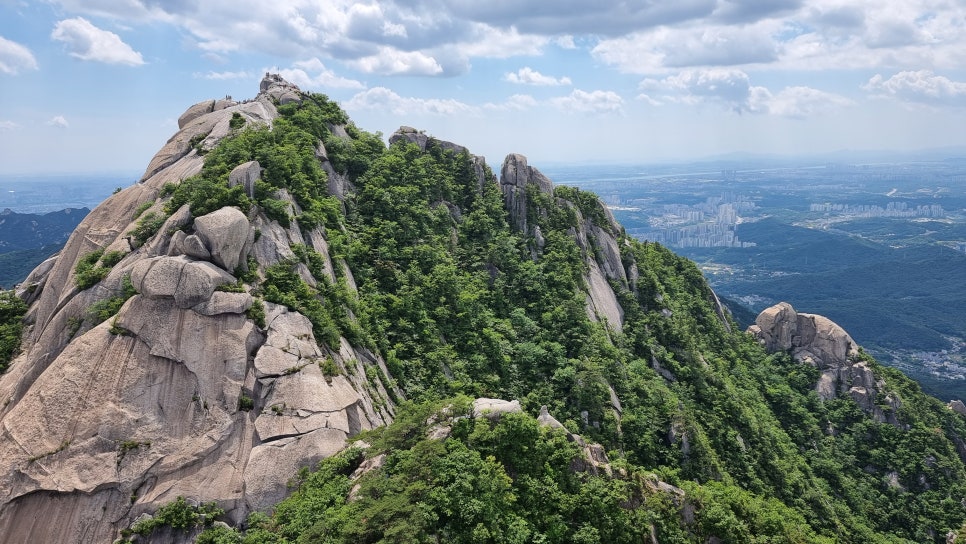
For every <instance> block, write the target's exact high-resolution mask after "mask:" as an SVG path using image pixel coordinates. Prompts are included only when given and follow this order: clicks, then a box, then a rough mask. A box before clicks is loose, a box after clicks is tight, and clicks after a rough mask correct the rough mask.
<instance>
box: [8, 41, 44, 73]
mask: <svg viewBox="0 0 966 544" xmlns="http://www.w3.org/2000/svg"><path fill="white" fill-rule="evenodd" d="M36 69H37V59H35V58H34V55H33V53H31V52H30V49H27V48H26V47H24V46H22V45H20V44H19V43H17V42H12V41H10V40H8V39H6V38H4V37H3V36H0V72H3V73H5V74H10V75H16V74H17V73H19V72H20V71H21V70H36Z"/></svg>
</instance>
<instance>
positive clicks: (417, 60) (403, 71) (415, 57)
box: [350, 47, 443, 76]
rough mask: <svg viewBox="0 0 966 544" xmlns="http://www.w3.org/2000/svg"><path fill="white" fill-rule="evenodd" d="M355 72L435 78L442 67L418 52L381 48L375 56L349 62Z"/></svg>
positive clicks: (431, 58)
mask: <svg viewBox="0 0 966 544" xmlns="http://www.w3.org/2000/svg"><path fill="white" fill-rule="evenodd" d="M350 64H351V65H352V66H354V67H355V68H356V69H357V70H360V71H362V72H366V73H369V74H382V75H410V76H435V75H438V74H441V73H442V72H443V67H442V66H441V65H440V64H439V61H437V60H436V59H435V58H433V57H431V56H429V55H426V54H425V53H421V52H419V51H399V50H397V49H392V48H390V47H382V48H380V49H379V52H378V53H377V54H375V55H369V56H367V57H362V58H360V59H357V60H354V61H352V62H350Z"/></svg>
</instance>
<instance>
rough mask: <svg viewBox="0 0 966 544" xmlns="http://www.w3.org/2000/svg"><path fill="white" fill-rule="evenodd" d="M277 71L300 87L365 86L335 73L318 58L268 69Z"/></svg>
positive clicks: (339, 87) (360, 87)
mask: <svg viewBox="0 0 966 544" xmlns="http://www.w3.org/2000/svg"><path fill="white" fill-rule="evenodd" d="M270 71H272V72H277V73H278V74H280V75H281V76H282V77H284V78H285V79H286V80H288V81H290V82H292V83H294V84H296V85H298V86H299V87H301V88H302V89H326V88H330V89H331V88H335V89H365V88H366V86H365V85H364V84H363V83H362V82H361V81H356V80H355V79H348V78H344V77H342V76H339V75H336V73H335V72H333V71H332V70H329V69H328V68H326V67H325V65H324V64H322V61H320V60H319V59H318V58H311V59H309V60H303V61H298V62H296V63H294V64H293V65H292V68H283V69H277V68H273V69H272V70H270Z"/></svg>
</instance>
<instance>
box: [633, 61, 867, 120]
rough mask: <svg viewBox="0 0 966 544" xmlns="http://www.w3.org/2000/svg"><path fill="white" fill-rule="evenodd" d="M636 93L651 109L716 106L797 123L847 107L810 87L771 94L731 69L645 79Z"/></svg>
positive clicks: (840, 99) (837, 98)
mask: <svg viewBox="0 0 966 544" xmlns="http://www.w3.org/2000/svg"><path fill="white" fill-rule="evenodd" d="M640 89H641V90H642V91H644V92H643V93H641V94H640V95H639V96H638V99H641V100H644V101H647V102H648V103H650V104H651V105H652V106H661V105H663V104H665V103H679V104H688V105H699V104H717V105H719V106H722V107H724V108H726V109H728V110H731V111H733V112H735V113H739V114H740V113H761V114H770V115H777V116H782V117H791V118H797V119H804V118H807V117H811V116H814V115H818V114H821V113H824V112H826V111H828V110H831V109H834V108H836V107H841V106H847V105H849V104H851V101H850V100H848V99H847V98H845V97H843V96H839V95H836V94H833V93H828V92H825V91H821V90H818V89H813V88H811V87H802V86H794V87H786V88H784V89H782V90H781V91H779V92H777V93H772V92H771V91H770V90H768V89H767V88H766V87H762V86H757V85H752V84H751V79H750V78H749V77H748V74H746V73H745V72H743V71H741V70H736V69H732V68H729V69H725V68H715V69H707V70H685V71H682V72H681V73H679V74H675V75H672V76H668V77H666V78H664V79H645V80H643V81H641V83H640Z"/></svg>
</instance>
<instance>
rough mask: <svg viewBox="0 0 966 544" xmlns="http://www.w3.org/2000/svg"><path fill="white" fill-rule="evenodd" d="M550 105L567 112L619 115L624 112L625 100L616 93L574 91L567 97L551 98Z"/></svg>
mask: <svg viewBox="0 0 966 544" xmlns="http://www.w3.org/2000/svg"><path fill="white" fill-rule="evenodd" d="M550 104H551V105H553V106H555V107H557V108H558V109H560V110H563V111H565V112H581V113H619V112H621V111H622V110H623V107H624V99H623V98H621V97H620V95H619V94H617V93H615V92H614V91H600V90H597V91H590V92H587V91H582V90H580V89H574V91H573V92H571V93H570V94H569V95H567V96H558V97H556V98H551V99H550Z"/></svg>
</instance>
